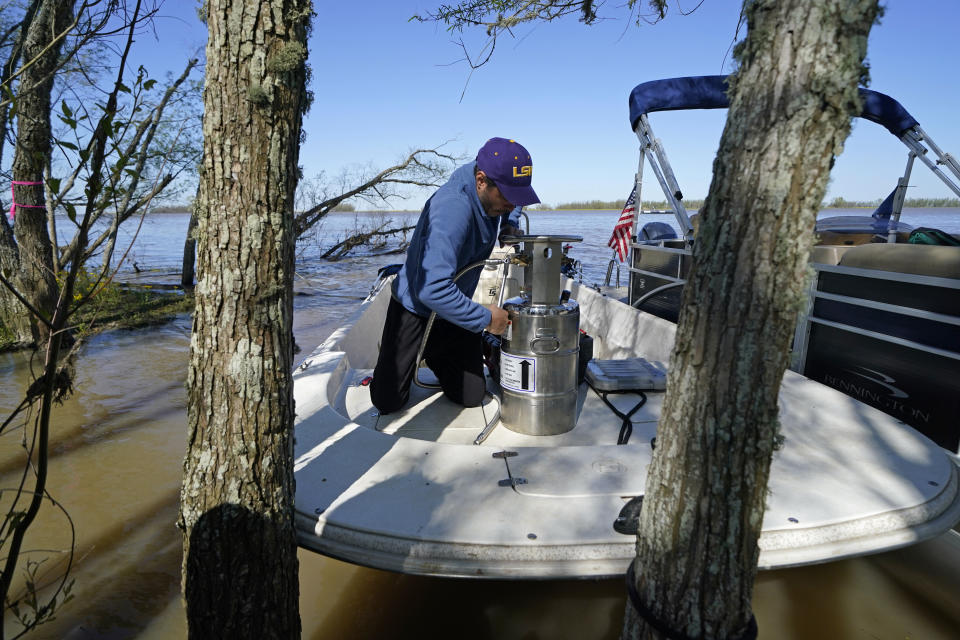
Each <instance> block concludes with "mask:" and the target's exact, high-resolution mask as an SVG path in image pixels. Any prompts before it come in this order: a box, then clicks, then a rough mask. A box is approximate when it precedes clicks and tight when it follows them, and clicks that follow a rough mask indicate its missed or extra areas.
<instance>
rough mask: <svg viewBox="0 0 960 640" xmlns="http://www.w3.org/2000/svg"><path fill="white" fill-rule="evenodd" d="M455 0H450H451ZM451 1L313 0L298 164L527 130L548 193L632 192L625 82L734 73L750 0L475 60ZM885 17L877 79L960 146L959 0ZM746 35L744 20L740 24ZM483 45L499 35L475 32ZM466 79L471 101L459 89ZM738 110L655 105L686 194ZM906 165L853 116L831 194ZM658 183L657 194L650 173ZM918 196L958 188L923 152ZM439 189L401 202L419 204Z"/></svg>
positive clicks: (172, 11) (891, 143) (158, 61)
mask: <svg viewBox="0 0 960 640" xmlns="http://www.w3.org/2000/svg"><path fill="white" fill-rule="evenodd" d="M448 1H449V0H448ZM193 4H194V3H193V1H192V0H167V2H166V4H165V6H164V9H163V10H162V12H161V13H162V14H164V15H165V16H168V17H164V18H161V19H160V20H158V24H157V33H158V35H159V37H160V41H159V42H157V41H155V40H152V39H148V38H142V39H141V43H140V44H141V45H142V46H143V47H144V48H145V49H150V48H152V50H150V51H147V50H144V54H145V64H146V65H147V67H148V68H149V69H150V70H151V73H152V75H154V76H155V77H156V76H159V75H161V74H162V72H163V71H164V70H165V68H164V66H163V65H165V64H169V65H171V68H173V67H177V66H179V65H180V61H179V60H177V59H176V58H175V56H176V55H178V54H179V52H182V53H183V57H184V58H186V56H188V55H190V51H191V50H193V49H194V48H195V47H197V46H200V45H202V43H203V41H204V39H205V33H204V29H203V26H202V25H201V24H200V23H199V22H198V21H197V20H196V18H195V14H194V11H193V9H192V6H193ZM438 4H439V0H438V1H436V2H434V1H430V0H410V1H403V0H364V1H363V2H356V3H346V2H342V1H339V0H314V8H315V11H316V14H317V15H316V17H315V18H314V23H313V24H314V26H313V33H312V37H311V40H310V64H311V65H312V68H313V86H312V90H313V91H314V93H315V95H316V100H315V102H314V105H313V108H312V110H311V112H310V114H309V115H308V116H307V119H306V121H305V123H304V128H305V129H306V134H307V135H306V143H305V145H304V146H303V147H302V149H301V164H302V165H303V167H304V172H305V174H306V175H307V176H311V175H313V174H315V173H317V172H318V171H321V170H323V171H326V172H327V173H328V174H333V175H336V174H338V173H339V172H340V171H341V169H342V168H344V167H357V166H373V167H384V166H388V165H389V164H392V163H393V162H395V161H396V160H398V159H399V158H400V157H402V156H404V155H405V153H406V152H407V150H408V149H411V148H417V147H425V146H426V147H430V146H435V145H438V144H440V143H443V142H445V141H451V142H449V143H448V144H447V147H446V149H448V150H449V151H450V152H452V153H455V154H458V155H465V156H471V157H472V156H473V155H475V154H476V150H477V149H478V148H479V147H480V146H481V145H482V144H483V142H484V141H485V140H486V139H487V138H489V137H492V136H503V137H509V138H515V139H516V140H518V141H519V142H521V143H522V144H524V145H525V146H526V147H527V148H528V150H529V151H530V152H531V153H532V155H533V159H534V167H535V168H534V182H533V184H534V188H535V189H536V190H537V193H538V194H539V195H540V198H541V200H543V201H544V202H547V203H559V202H569V201H575V200H592V199H603V200H612V199H617V198H625V197H626V196H627V193H628V192H629V190H630V187H631V181H632V179H633V174H634V173H635V171H636V168H637V157H638V143H637V140H636V137H635V136H634V134H633V132H632V131H631V130H630V126H629V122H628V115H627V96H628V95H629V92H630V90H631V89H632V88H633V87H634V86H635V85H637V84H639V83H640V82H644V81H647V80H654V79H659V78H668V77H674V76H684V75H706V74H717V73H726V72H729V71H730V70H731V68H732V67H731V61H730V49H731V46H732V44H733V42H734V38H735V32H736V27H737V18H738V15H739V8H740V5H741V3H740V1H739V0H705V2H704V3H703V4H702V5H701V6H700V8H699V9H697V10H696V11H695V12H693V13H692V14H691V15H681V14H680V12H679V11H678V6H679V7H680V8H683V9H684V10H688V9H690V8H692V7H693V6H695V5H696V0H681V1H680V2H679V3H677V2H671V12H670V14H669V15H668V17H667V19H666V20H664V21H662V22H660V23H658V24H655V25H648V24H642V25H641V26H640V27H637V26H636V25H634V24H633V23H632V22H631V21H630V20H629V19H628V16H627V13H626V10H625V9H621V8H618V5H619V4H621V3H620V2H619V0H610V1H609V2H607V4H606V6H605V7H604V9H603V11H602V14H606V15H607V16H610V17H611V18H616V19H612V20H606V21H603V22H600V23H598V24H595V25H593V26H591V27H586V26H584V25H583V24H581V23H580V22H578V21H577V20H576V18H575V17H569V18H566V19H564V20H561V21H558V22H554V23H550V24H539V25H526V26H521V27H519V28H517V29H516V30H515V32H514V36H515V37H513V38H510V37H503V38H501V40H500V41H498V43H497V49H496V52H495V54H494V56H493V59H492V60H491V62H490V63H488V64H487V65H486V66H485V67H483V68H481V69H478V70H476V71H474V72H473V73H472V74H471V73H470V69H469V67H468V66H467V65H466V63H464V62H457V61H458V60H460V59H462V58H463V50H462V49H461V48H460V47H459V46H458V45H457V44H454V42H453V40H454V38H456V37H458V34H451V33H449V32H447V31H446V29H445V27H444V26H443V25H437V24H419V23H416V22H410V21H409V18H410V16H411V15H413V14H414V13H423V12H425V11H427V10H429V9H432V8H435V7H436V6H437V5H438ZM885 4H886V15H885V17H884V18H883V20H882V22H881V23H880V24H879V25H877V26H875V27H874V28H873V31H872V34H871V37H870V45H869V52H868V61H869V63H870V66H871V76H872V84H871V88H873V89H875V90H877V91H881V92H884V93H888V94H890V95H892V96H893V97H895V98H897V99H898V100H900V102H901V103H902V104H903V105H904V106H905V107H906V108H907V110H908V111H910V112H911V113H912V114H913V116H914V117H915V118H916V119H917V120H918V121H919V122H920V125H921V126H922V127H923V128H924V129H925V130H926V132H927V133H928V134H929V135H930V136H931V137H932V138H933V140H934V141H935V142H936V143H937V144H938V145H939V146H940V147H941V148H942V149H944V150H946V151H949V152H952V153H953V154H954V155H960V126H958V115H960V71H958V67H957V62H956V61H957V59H958V56H960V1H958V0H890V1H889V2H886V3H885ZM741 36H742V34H741ZM459 37H462V38H463V40H464V42H465V44H466V45H467V48H468V50H469V51H470V52H471V53H473V54H476V53H478V52H479V51H480V49H481V48H482V47H483V45H484V43H485V41H486V37H485V34H484V33H483V32H482V31H481V30H476V31H472V32H465V33H463V34H462V36H459ZM465 87H466V92H465V94H464V95H463V98H462V99H461V93H462V92H463V91H464V88H465ZM725 115H726V112H725V111H690V112H680V113H677V112H673V113H658V114H653V115H652V116H651V125H652V127H653V130H654V132H655V133H656V134H657V136H658V137H659V138H660V139H661V140H662V141H663V143H664V146H665V147H666V150H667V153H668V156H669V158H670V161H671V163H672V164H673V166H674V170H675V172H676V174H677V178H678V180H679V182H680V186H681V188H682V189H683V192H684V195H685V197H686V198H688V199H691V198H702V197H704V196H705V195H706V192H707V188H708V187H709V183H710V172H711V164H712V161H713V156H714V153H715V152H716V148H717V144H718V142H719V138H720V133H721V130H722V127H723V121H724V118H725ZM905 163H906V148H905V147H903V145H902V144H901V143H900V142H899V141H898V140H896V139H895V138H894V137H893V136H892V135H890V134H889V133H888V132H887V131H886V130H885V129H883V128H881V127H880V126H878V125H875V124H873V123H870V122H866V121H859V120H858V121H855V125H854V132H853V134H852V135H851V138H850V139H849V140H848V142H847V147H846V150H845V152H844V154H843V155H842V156H841V157H840V158H839V159H838V161H837V165H836V167H835V168H834V172H833V176H832V180H831V184H830V187H829V189H828V192H827V199H830V198H832V197H834V196H838V195H840V196H844V197H846V198H848V199H856V200H871V199H874V198H878V197H882V196H885V195H886V194H887V193H888V192H889V191H890V190H891V189H892V188H893V187H894V186H895V184H896V179H897V177H898V176H899V175H900V173H902V171H903V168H904V165H905ZM646 175H647V176H648V177H649V180H648V181H647V182H646V183H645V184H646V187H645V196H646V197H647V198H650V199H660V197H661V194H660V191H659V188H658V187H657V186H656V185H655V183H654V182H653V181H652V175H650V173H649V172H647V174H646ZM911 185H912V188H911V190H910V192H909V195H911V196H916V197H921V196H927V197H945V196H952V195H953V194H952V193H951V192H950V191H949V190H948V189H947V188H946V186H944V185H943V184H942V183H941V182H940V181H939V180H937V179H936V178H935V177H933V176H932V175H930V173H929V171H927V170H926V169H925V168H922V167H920V166H919V163H918V166H917V167H916V168H915V170H914V178H913V179H912V180H911ZM426 195H428V194H426V193H414V194H411V199H410V200H409V201H407V202H400V203H398V204H399V206H400V207H402V208H412V209H419V208H420V205H421V204H422V200H423V199H424V198H425V196H426Z"/></svg>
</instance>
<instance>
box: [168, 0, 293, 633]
mask: <svg viewBox="0 0 960 640" xmlns="http://www.w3.org/2000/svg"><path fill="white" fill-rule="evenodd" d="M206 8H207V12H208V15H207V24H208V29H209V38H208V43H207V67H206V87H205V91H204V116H203V134H204V149H203V170H202V176H201V180H202V181H203V185H202V187H201V189H200V194H201V196H202V198H203V201H202V202H201V203H199V206H198V207H197V211H198V213H197V228H196V232H195V235H196V238H197V266H198V281H197V286H196V289H195V297H196V311H195V313H194V322H193V337H192V340H191V354H190V365H189V370H188V374H187V386H188V405H189V417H188V432H189V433H188V449H187V454H186V458H185V461H184V480H183V487H182V490H181V504H180V518H179V523H178V524H179V526H180V528H181V529H182V531H183V590H184V595H185V598H186V605H187V624H188V628H189V633H190V637H193V638H212V637H230V638H291V637H298V636H299V632H300V618H299V614H298V612H297V598H298V590H299V584H298V576H297V556H296V548H297V543H296V536H295V533H294V527H293V499H294V479H293V418H294V413H293V394H292V387H293V384H292V366H293V332H292V326H293V324H292V322H293V266H294V261H293V257H294V242H295V232H294V191H295V188H296V183H297V175H298V167H297V160H298V153H299V139H300V131H301V121H302V114H303V112H304V111H305V110H306V109H307V107H308V105H309V96H308V94H307V92H306V89H305V80H306V59H307V46H306V44H307V28H308V26H309V20H310V15H311V6H310V2H309V0H256V1H254V0H210V1H209V2H207V5H206Z"/></svg>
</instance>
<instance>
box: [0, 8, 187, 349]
mask: <svg viewBox="0 0 960 640" xmlns="http://www.w3.org/2000/svg"><path fill="white" fill-rule="evenodd" d="M75 5H76V11H74V6H75ZM55 10H56V11H59V12H60V13H59V14H56V15H58V16H59V17H58V18H57V20H58V21H57V22H56V23H54V22H52V20H53V18H51V16H53V15H54V13H53V12H54V11H55ZM155 12H156V6H155V5H154V4H153V2H148V1H141V0H136V1H134V0H131V1H130V2H129V6H128V3H127V2H124V1H121V0H86V1H84V2H78V3H75V2H66V1H65V0H59V1H57V2H54V1H53V0H42V1H41V0H36V1H35V2H32V3H29V5H28V6H27V8H26V10H25V11H24V12H23V14H22V15H20V16H19V21H18V22H15V23H14V24H13V25H11V27H12V31H11V33H16V34H19V35H18V37H16V38H14V39H13V40H12V42H10V46H9V47H7V48H6V54H7V55H6V61H5V63H4V66H3V84H2V89H3V93H2V95H0V132H6V131H8V130H10V129H11V128H14V129H15V130H16V133H17V135H16V138H15V139H14V140H13V144H12V146H13V149H14V157H13V166H12V171H11V173H10V175H9V180H10V181H11V182H12V183H13V203H11V208H10V211H11V215H12V216H13V217H12V219H11V220H10V222H8V221H7V219H6V218H2V219H0V265H2V267H3V272H4V273H5V274H6V275H7V276H9V279H10V280H11V282H12V283H13V284H14V285H15V286H16V287H17V289H18V290H19V291H20V292H21V293H22V294H23V295H24V296H25V297H26V299H27V300H30V301H31V302H32V303H33V305H34V306H35V307H36V308H47V307H49V305H50V304H51V302H52V300H53V299H54V298H55V297H56V295H57V292H58V285H57V278H58V277H59V276H58V274H60V272H61V271H62V270H63V269H64V268H65V267H66V266H68V265H70V264H72V263H73V262H76V261H81V262H86V261H87V260H88V259H89V258H91V257H94V256H98V257H99V266H100V272H101V273H100V278H101V280H103V279H104V278H106V277H107V275H108V274H109V273H110V268H111V266H112V265H113V264H115V262H114V261H115V256H114V249H115V248H116V239H117V230H118V228H119V226H120V225H121V224H122V223H123V222H125V221H126V220H128V219H130V218H131V217H133V216H135V215H137V214H141V213H143V212H144V211H145V210H146V207H147V206H148V205H149V203H150V202H151V201H152V200H153V199H154V198H156V197H158V196H159V195H160V194H161V192H163V191H164V190H168V189H169V185H170V184H171V183H172V182H173V181H174V179H175V178H176V176H177V175H178V174H180V173H182V172H183V171H185V170H192V169H193V168H194V166H195V163H196V156H197V150H196V145H194V144H191V143H192V141H193V140H194V138H195V133H194V132H193V130H192V126H191V123H190V120H191V117H192V116H193V114H192V113H191V109H190V108H189V104H190V102H191V97H192V95H193V94H192V93H191V91H190V90H189V89H190V86H191V83H190V81H189V76H190V74H191V71H192V70H193V69H194V67H195V66H196V64H197V63H196V61H195V60H190V61H187V63H186V65H185V69H184V71H183V73H182V74H181V75H180V76H179V77H178V78H175V79H171V81H170V83H169V84H168V85H167V86H166V87H161V86H157V87H155V85H157V84H158V83H157V81H156V80H154V79H151V78H150V77H149V76H148V74H147V72H146V70H145V69H144V68H143V67H140V68H139V69H138V70H137V71H136V72H135V73H133V74H131V73H129V71H127V65H126V61H125V60H122V59H120V58H121V55H120V54H119V53H118V52H113V50H112V49H111V47H115V46H117V44H118V42H120V43H121V44H122V40H120V35H121V34H123V33H124V32H127V31H130V30H132V31H133V32H134V33H135V34H136V33H139V32H141V31H142V30H143V29H144V27H145V26H146V25H147V24H149V21H150V20H151V19H152V18H153V16H154V14H155ZM61 14H62V15H61ZM64 16H65V17H64ZM107 45H110V46H107ZM0 46H2V43H0ZM61 49H62V52H61ZM107 51H111V53H109V54H108V53H106V52H107ZM117 68H121V69H123V70H124V77H123V78H121V81H120V87H119V94H118V96H117V97H116V98H115V106H114V112H113V113H107V112H106V110H105V108H104V107H105V105H106V103H107V101H108V97H109V95H110V94H111V92H112V89H113V88H114V80H115V78H114V77H111V75H110V74H112V73H113V72H114V70H115V69H117ZM104 69H108V71H105V70H104ZM51 104H57V105H58V106H57V108H56V114H55V117H53V114H52V113H51V112H52V109H51ZM171 113H173V115H171ZM104 116H106V117H107V120H106V121H104V120H103V118H104ZM51 122H52V123H53V124H51ZM104 123H105V124H104ZM101 126H102V127H104V130H103V134H104V135H105V136H106V141H107V147H106V148H105V149H104V163H103V164H102V166H100V167H98V168H97V171H99V172H100V175H98V176H94V175H93V164H92V163H91V157H92V146H91V145H93V140H94V138H95V137H96V135H97V128H98V127H101ZM6 143H7V141H6V138H4V139H0V157H2V153H3V151H4V148H5V145H6ZM91 180H95V181H97V182H98V183H99V184H101V185H102V188H101V189H100V190H98V191H97V198H98V200H97V201H96V202H95V203H94V207H93V210H92V212H91V215H92V217H93V219H92V221H91V224H95V223H97V222H98V221H101V222H105V223H106V224H101V225H100V226H99V231H98V233H96V234H95V235H94V236H93V237H92V239H91V240H90V241H89V243H88V244H87V245H86V246H84V247H82V248H81V247H79V246H78V243H77V237H78V236H77V232H78V230H79V223H78V220H79V217H78V214H77V212H78V211H79V210H80V209H82V208H85V207H86V205H87V203H88V201H89V198H88V195H89V190H88V189H87V185H88V183H89V182H90V181H91ZM64 214H65V215H64ZM64 217H65V218H67V219H68V220H65V219H64ZM61 243H62V244H61ZM30 318H31V316H30V314H25V313H23V312H22V309H21V308H20V301H19V300H17V299H16V297H15V296H14V295H13V294H12V293H11V292H10V291H9V290H8V289H6V288H4V289H0V336H2V341H3V343H4V346H6V347H10V346H13V347H17V346H20V347H24V346H30V345H31V344H41V343H42V339H43V330H44V329H43V325H42V323H37V322H36V321H31V320H30Z"/></svg>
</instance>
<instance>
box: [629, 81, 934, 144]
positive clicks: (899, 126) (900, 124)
mask: <svg viewBox="0 0 960 640" xmlns="http://www.w3.org/2000/svg"><path fill="white" fill-rule="evenodd" d="M860 96H861V97H862V98H863V112H862V113H861V114H860V117H861V118H866V119H867V120H870V121H872V122H876V123H877V124H880V125H883V126H884V127H885V128H886V129H887V131H889V132H890V133H892V134H893V135H895V136H897V137H898V138H899V137H900V136H901V135H903V132H904V131H906V130H907V129H911V128H913V127H915V126H917V125H918V124H919V123H918V122H917V121H916V119H915V118H914V117H913V116H911V115H910V114H909V113H908V112H907V110H906V109H904V108H903V105H901V104H900V103H899V102H897V101H896V100H894V99H893V98H891V97H890V96H888V95H885V94H883V93H879V92H877V91H871V90H870V89H863V88H861V89H860ZM729 106H730V100H729V99H727V76H690V77H688V78H668V79H666V80H652V81H650V82H644V83H643V84H638V85H637V86H636V87H634V89H633V91H631V92H630V127H631V128H633V129H635V128H636V126H637V120H639V119H640V116H642V115H644V114H647V113H652V112H654V111H675V110H683V109H726V108H727V107H729Z"/></svg>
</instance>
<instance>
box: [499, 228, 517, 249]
mask: <svg viewBox="0 0 960 640" xmlns="http://www.w3.org/2000/svg"><path fill="white" fill-rule="evenodd" d="M522 235H523V232H522V231H521V230H520V229H518V228H517V227H515V226H513V225H512V224H504V225H503V226H501V227H500V235H498V236H497V240H499V241H500V246H501V247H502V246H503V237H504V236H522Z"/></svg>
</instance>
